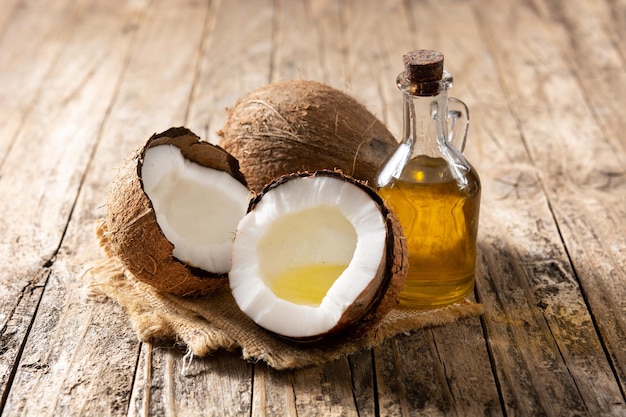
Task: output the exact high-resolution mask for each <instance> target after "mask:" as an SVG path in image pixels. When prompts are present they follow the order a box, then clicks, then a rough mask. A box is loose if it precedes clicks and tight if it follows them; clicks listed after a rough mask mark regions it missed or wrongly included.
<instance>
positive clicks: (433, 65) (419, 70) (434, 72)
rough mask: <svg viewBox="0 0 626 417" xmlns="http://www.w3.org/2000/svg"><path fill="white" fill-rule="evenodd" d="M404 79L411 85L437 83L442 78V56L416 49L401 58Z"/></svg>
mask: <svg viewBox="0 0 626 417" xmlns="http://www.w3.org/2000/svg"><path fill="white" fill-rule="evenodd" d="M402 61H403V62H404V72H405V75H406V79H407V80H409V81H410V82H412V83H425V82H433V81H439V80H441V78H442V77H443V54H442V53H441V52H438V51H430V50H426V49H418V50H416V51H411V52H407V53H406V54H404V55H403V56H402Z"/></svg>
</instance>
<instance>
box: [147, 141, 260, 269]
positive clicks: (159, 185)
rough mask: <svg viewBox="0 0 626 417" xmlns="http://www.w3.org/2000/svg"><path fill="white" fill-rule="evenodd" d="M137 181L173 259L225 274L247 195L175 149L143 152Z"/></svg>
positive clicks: (223, 175) (222, 174)
mask: <svg viewBox="0 0 626 417" xmlns="http://www.w3.org/2000/svg"><path fill="white" fill-rule="evenodd" d="M141 177H142V180H143V187H144V192H145V193H146V195H147V196H148V198H149V199H150V201H151V202H152V206H153V207H154V211H155V214H156V218H157V223H158V225H159V227H160V228H161V231H162V232H163V234H164V235H165V237H166V239H167V240H168V241H169V242H170V243H172V244H173V245H174V250H173V255H174V256H175V257H176V258H177V259H179V260H181V261H182V262H184V263H186V264H187V265H190V266H193V267H197V268H200V269H203V270H205V271H209V272H213V273H226V272H228V270H229V269H230V266H231V251H232V242H233V237H234V235H235V230H236V228H237V224H238V223H239V221H240V220H241V219H242V218H243V216H244V215H245V213H246V210H247V207H248V202H249V190H248V189H247V188H246V187H245V186H244V185H243V184H241V183H240V182H239V181H237V180H236V179H234V178H233V177H232V176H231V175H230V174H228V173H226V172H223V171H220V170H216V169H212V168H207V167H204V166H202V165H199V164H196V163H194V162H191V161H189V160H188V159H186V158H185V157H184V156H183V155H182V153H181V151H180V150H179V149H178V148H177V147H176V146H174V145H159V146H154V147H151V148H149V149H148V150H146V152H145V154H144V161H143V165H142V167H141Z"/></svg>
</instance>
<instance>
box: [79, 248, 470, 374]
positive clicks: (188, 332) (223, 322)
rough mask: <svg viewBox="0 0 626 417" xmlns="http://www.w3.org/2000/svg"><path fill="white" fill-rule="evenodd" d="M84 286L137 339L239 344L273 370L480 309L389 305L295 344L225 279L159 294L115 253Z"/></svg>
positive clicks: (201, 346)
mask: <svg viewBox="0 0 626 417" xmlns="http://www.w3.org/2000/svg"><path fill="white" fill-rule="evenodd" d="M84 279H85V280H86V285H87V287H88V288H89V289H90V290H91V291H92V292H94V293H96V294H98V293H99V294H103V295H105V296H107V297H109V298H110V299H112V300H114V301H115V302H117V303H118V304H119V305H121V306H122V307H123V308H124V310H125V311H126V313H127V314H128V317H129V319H130V322H131V324H132V326H133V327H134V329H135V330H136V332H137V337H138V339H139V340H140V341H144V342H147V341H154V340H162V339H171V340H174V341H177V342H179V343H183V344H184V345H186V346H187V348H188V349H189V351H190V352H191V353H193V354H194V355H196V356H199V357H202V356H205V355H207V354H209V353H211V352H214V351H216V350H219V349H226V350H236V349H240V351H241V354H242V357H243V359H245V360H249V361H264V362H266V363H267V364H268V365H270V366H271V367H273V368H275V369H293V368H301V367H306V366H312V365H321V364H323V363H326V362H330V361H333V360H335V359H338V358H340V357H342V356H345V355H349V354H351V353H355V352H357V351H360V350H363V349H369V348H372V347H375V346H377V345H379V344H380V343H382V342H383V341H384V340H386V339H388V338H392V337H394V336H396V335H398V334H400V333H404V332H408V331H411V330H416V329H419V328H424V327H429V326H438V325H444V324H447V323H451V322H454V321H456V320H458V319H461V318H465V317H470V316H476V315H479V314H481V312H482V306H481V305H480V304H477V303H474V302H472V301H469V300H465V301H463V302H461V303H457V304H454V305H451V306H448V307H444V308H439V309H435V310H411V309H406V308H401V307H397V308H394V309H392V310H391V311H390V312H389V313H388V314H387V315H386V316H385V317H384V318H383V319H382V320H381V321H380V322H379V323H378V324H377V326H375V327H373V328H371V329H369V330H368V331H366V332H365V333H360V334H358V335H354V334H351V333H350V332H347V333H346V334H344V335H342V336H340V337H337V338H335V339H332V340H329V341H326V342H323V343H319V342H318V343H308V344H302V343H295V342H291V341H287V340H284V339H282V338H280V337H277V336H275V335H273V334H271V333H268V332H266V331H265V330H263V329H262V328H260V327H259V326H257V325H256V324H255V323H254V322H252V321H251V320H250V319H249V318H248V317H247V316H246V315H244V314H243V313H242V312H241V311H240V310H239V308H238V307H237V305H236V303H235V300H234V299H233V297H232V295H231V293H230V290H229V288H228V285H227V283H225V285H224V287H222V288H220V289H218V290H216V292H215V293H213V294H211V295H209V296H204V297H197V298H185V297H177V296H173V295H169V294H164V293H161V292H159V291H157V290H156V289H154V288H153V287H152V286H150V285H148V284H145V283H143V282H140V281H138V280H137V279H135V278H134V277H133V276H132V274H130V273H129V272H128V271H126V270H125V269H124V267H123V265H122V264H121V263H120V262H119V260H117V259H116V258H115V257H105V258H103V259H101V260H99V261H97V262H96V263H94V264H93V265H92V266H91V267H90V268H89V269H88V270H87V272H86V274H85V275H84Z"/></svg>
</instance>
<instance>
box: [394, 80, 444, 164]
mask: <svg viewBox="0 0 626 417" xmlns="http://www.w3.org/2000/svg"><path fill="white" fill-rule="evenodd" d="M403 109H404V110H403V111H404V116H403V117H404V122H403V126H404V128H403V138H402V142H403V143H405V144H406V145H407V146H408V147H409V148H410V149H411V155H410V158H414V157H416V156H419V155H426V156H430V157H433V158H436V157H438V156H440V155H441V152H442V149H441V148H442V147H447V146H448V141H447V138H448V124H447V114H448V93H447V91H446V90H445V89H444V90H443V91H441V92H439V93H438V94H436V95H430V96H417V95H412V94H410V93H408V92H406V91H404V92H403Z"/></svg>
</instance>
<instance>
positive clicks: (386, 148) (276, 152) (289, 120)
mask: <svg viewBox="0 0 626 417" xmlns="http://www.w3.org/2000/svg"><path fill="white" fill-rule="evenodd" d="M218 134H219V136H220V137H221V140H220V142H219V144H220V146H222V147H223V148H224V149H225V150H226V151H227V152H229V153H230V154H231V155H233V156H234V157H235V158H237V159H238V160H239V163H240V164H241V171H242V172H243V174H244V176H245V177H246V180H247V181H248V184H249V187H250V189H251V190H254V191H255V192H259V191H261V189H262V188H263V186H265V185H266V184H268V183H269V182H270V181H272V180H274V179H275V178H278V177H280V176H282V175H286V174H290V173H293V172H304V171H311V172H312V171H317V170H324V169H327V170H334V169H339V170H341V171H343V172H345V173H346V174H348V175H350V176H352V177H354V178H357V179H360V180H365V181H368V182H370V183H373V181H374V179H375V177H376V175H377V173H378V171H379V169H380V168H381V166H382V164H383V163H384V162H385V161H386V160H387V158H388V157H389V155H390V154H391V153H392V152H393V151H394V150H395V149H396V147H397V146H398V142H397V140H396V139H395V138H394V137H393V135H392V134H391V133H390V132H389V131H388V130H387V128H386V127H385V126H384V125H383V123H382V122H380V121H379V120H378V119H377V118H376V116H374V115H373V114H372V113H370V112H369V111H368V110H367V109H366V108H365V107H364V106H363V105H362V104H360V103H359V102H357V101H356V100H355V99H354V98H353V97H351V96H350V95H348V94H346V93H343V92H341V91H339V90H337V89H334V88H332V87H330V86H328V85H326V84H323V83H319V82H316V81H303V80H292V81H280V82H276V83H272V84H269V85H266V86H264V87H261V88H259V89H257V90H255V91H252V92H250V93H249V94H247V95H246V96H244V97H242V98H241V99H239V100H238V101H237V102H236V104H235V106H234V107H233V108H232V109H229V111H228V117H227V120H226V123H225V125H224V127H223V128H222V129H221V130H220V131H219V132H218Z"/></svg>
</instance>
